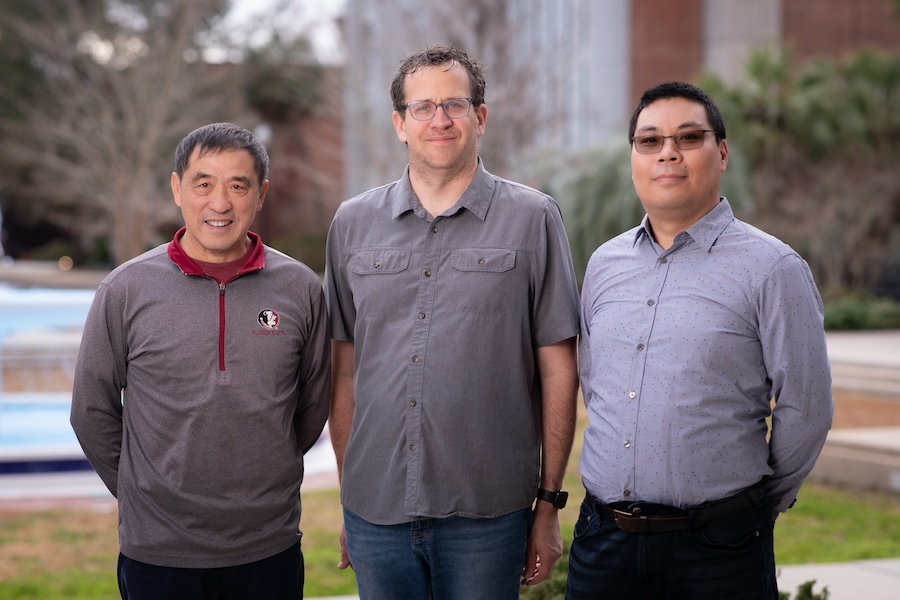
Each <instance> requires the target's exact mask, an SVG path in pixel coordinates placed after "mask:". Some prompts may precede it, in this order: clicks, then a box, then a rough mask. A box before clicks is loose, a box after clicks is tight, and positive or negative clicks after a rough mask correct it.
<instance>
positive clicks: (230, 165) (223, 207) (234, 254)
mask: <svg viewBox="0 0 900 600" xmlns="http://www.w3.org/2000/svg"><path fill="white" fill-rule="evenodd" d="M171 183H172V194H173V196H174V197H175V204H177V205H178V206H179V207H180V208H181V214H182V216H183V217H184V225H185V228H186V231H185V233H184V236H183V237H182V238H181V246H182V248H183V249H184V251H185V253H186V254H187V255H188V256H190V257H191V258H193V259H196V260H202V261H206V262H229V261H232V260H237V259H239V258H241V257H242V256H243V255H244V253H245V252H246V251H247V248H248V247H249V245H250V240H249V238H248V237H247V231H248V230H249V229H250V224H251V223H253V219H254V218H255V217H256V213H257V212H259V210H260V209H261V208H262V205H263V201H264V199H265V196H266V191H268V189H269V182H268V180H266V181H264V182H262V184H261V185H260V183H259V179H258V176H257V174H256V170H255V164H254V161H253V157H252V156H251V154H250V153H249V152H247V151H246V150H224V151H209V152H204V153H201V152H200V149H199V148H194V150H193V152H192V153H191V157H190V160H189V161H188V164H187V166H186V168H185V169H184V173H183V174H182V176H181V177H180V178H179V177H178V175H177V174H176V173H172V179H171Z"/></svg>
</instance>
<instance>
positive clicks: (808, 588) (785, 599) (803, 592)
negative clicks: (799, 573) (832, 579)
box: [778, 579, 828, 600]
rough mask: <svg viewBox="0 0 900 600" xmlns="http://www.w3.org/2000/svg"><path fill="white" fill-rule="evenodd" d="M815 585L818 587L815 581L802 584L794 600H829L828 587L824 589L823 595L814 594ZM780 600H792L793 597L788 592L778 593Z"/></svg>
mask: <svg viewBox="0 0 900 600" xmlns="http://www.w3.org/2000/svg"><path fill="white" fill-rule="evenodd" d="M814 585H816V580H815V579H813V580H812V581H807V582H806V583H801V584H800V586H799V587H798V588H797V595H796V596H794V598H793V600H828V586H825V587H824V588H822V592H821V593H816V592H813V586H814ZM778 598H779V600H791V595H790V594H789V593H788V592H778Z"/></svg>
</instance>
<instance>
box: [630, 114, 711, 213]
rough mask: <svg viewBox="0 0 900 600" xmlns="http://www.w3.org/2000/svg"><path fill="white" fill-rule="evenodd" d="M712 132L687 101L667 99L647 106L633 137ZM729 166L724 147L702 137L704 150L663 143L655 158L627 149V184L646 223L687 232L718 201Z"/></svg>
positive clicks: (703, 118) (639, 117)
mask: <svg viewBox="0 0 900 600" xmlns="http://www.w3.org/2000/svg"><path fill="white" fill-rule="evenodd" d="M696 129H712V126H711V125H710V123H709V119H708V118H707V115H706V110H705V109H704V107H703V105H702V104H700V103H699V102H694V101H692V100H688V99H686V98H677V97H676V98H666V99H663V100H657V101H655V102H653V103H651V104H649V105H647V106H646V107H645V108H644V109H643V110H642V111H641V113H640V115H639V116H638V119H637V127H636V129H635V135H648V134H657V135H661V136H670V135H673V134H676V133H678V132H680V131H686V130H696ZM727 165H728V145H727V144H726V142H725V140H722V141H721V142H716V136H715V135H714V134H712V133H707V134H704V140H703V145H702V146H700V147H699V148H694V149H691V150H679V149H678V148H677V147H676V146H675V143H674V142H673V141H672V139H666V140H665V143H664V144H663V148H662V150H660V151H659V152H658V153H656V154H640V153H638V152H637V151H636V150H635V149H634V147H633V146H632V149H631V179H632V181H633V182H634V189H635V191H636V192H637V194H638V197H639V198H640V200H641V204H642V205H643V207H644V210H646V211H647V214H648V215H649V217H650V222H651V223H652V224H653V225H654V227H656V225H657V224H663V223H665V224H667V225H671V226H674V227H676V228H681V229H686V228H687V227H689V226H690V225H692V224H694V223H695V222H697V220H699V219H700V218H701V217H702V216H703V215H705V214H706V213H708V212H709V211H710V210H712V209H713V207H715V206H716V204H717V203H718V202H719V182H720V180H721V177H722V173H724V172H725V168H726V166H727Z"/></svg>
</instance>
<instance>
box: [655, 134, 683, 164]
mask: <svg viewBox="0 0 900 600" xmlns="http://www.w3.org/2000/svg"><path fill="white" fill-rule="evenodd" d="M680 158H681V150H679V149H678V146H676V145H675V138H672V137H666V138H663V145H662V148H660V149H659V162H663V161H667V160H679V159H680Z"/></svg>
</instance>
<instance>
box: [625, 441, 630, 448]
mask: <svg viewBox="0 0 900 600" xmlns="http://www.w3.org/2000/svg"><path fill="white" fill-rule="evenodd" d="M625 447H626V448H631V442H630V441H628V440H625Z"/></svg>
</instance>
